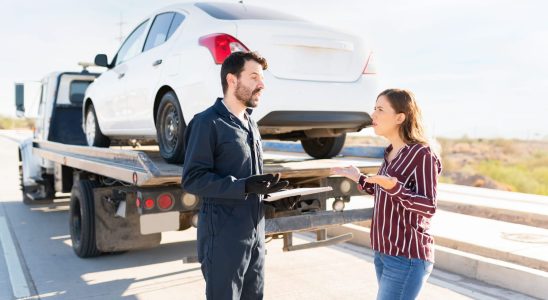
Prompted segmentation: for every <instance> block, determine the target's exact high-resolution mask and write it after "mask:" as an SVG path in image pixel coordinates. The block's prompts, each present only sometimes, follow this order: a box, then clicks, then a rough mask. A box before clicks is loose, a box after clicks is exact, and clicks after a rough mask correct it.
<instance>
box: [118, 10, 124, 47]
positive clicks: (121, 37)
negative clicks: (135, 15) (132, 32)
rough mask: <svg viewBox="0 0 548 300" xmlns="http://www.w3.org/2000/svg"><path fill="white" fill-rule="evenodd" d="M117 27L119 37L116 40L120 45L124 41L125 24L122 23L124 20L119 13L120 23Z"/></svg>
mask: <svg viewBox="0 0 548 300" xmlns="http://www.w3.org/2000/svg"><path fill="white" fill-rule="evenodd" d="M116 24H117V25H118V26H119V29H120V31H119V35H118V37H117V38H116V39H117V40H118V42H119V44H121V43H122V41H123V40H124V34H123V30H122V29H123V25H124V24H126V22H124V18H123V16H122V13H120V22H118V23H116Z"/></svg>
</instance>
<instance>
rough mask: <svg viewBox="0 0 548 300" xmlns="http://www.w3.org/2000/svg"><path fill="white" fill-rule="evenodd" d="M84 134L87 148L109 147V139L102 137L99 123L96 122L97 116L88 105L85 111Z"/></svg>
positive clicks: (93, 109) (91, 106)
mask: <svg viewBox="0 0 548 300" xmlns="http://www.w3.org/2000/svg"><path fill="white" fill-rule="evenodd" d="M84 133H85V134H86V141H87V143H88V146H92V147H104V148H108V147H109V146H110V139H109V138H108V137H107V136H105V135H103V133H102V132H101V128H99V122H98V121H97V114H96V113H95V108H94V107H93V104H90V105H89V107H88V109H87V110H86V119H85V123H84Z"/></svg>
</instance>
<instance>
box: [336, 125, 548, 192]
mask: <svg viewBox="0 0 548 300" xmlns="http://www.w3.org/2000/svg"><path fill="white" fill-rule="evenodd" d="M437 142H438V143H439V144H440V146H441V159H442V164H443V172H442V177H441V178H440V181H441V182H444V183H454V184H462V185H469V186H477V187H485V188H493V189H500V190H507V191H516V192H522V193H531V194H540V195H548V141H547V140H543V141H522V140H509V139H470V138H460V139H446V138H439V139H437ZM346 144H347V145H374V146H386V145H387V142H386V140H384V139H382V138H378V137H360V136H349V137H348V138H347V143H346Z"/></svg>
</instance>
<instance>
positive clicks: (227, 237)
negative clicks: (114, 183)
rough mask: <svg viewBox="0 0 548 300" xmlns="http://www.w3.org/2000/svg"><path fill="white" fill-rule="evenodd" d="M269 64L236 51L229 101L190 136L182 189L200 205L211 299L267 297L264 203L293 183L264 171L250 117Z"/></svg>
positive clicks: (201, 117)
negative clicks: (200, 202) (265, 283)
mask: <svg viewBox="0 0 548 300" xmlns="http://www.w3.org/2000/svg"><path fill="white" fill-rule="evenodd" d="M266 68H267V62H266V60H265V59H264V58H263V57H261V56H259V55H258V54H257V53H254V52H234V53H232V54H231V55H230V56H228V57H227V58H226V60H225V61H224V62H223V65H222V67H221V83H222V86H223V94H224V98H219V99H217V100H216V102H215V104H214V105H213V106H211V107H210V108H208V109H206V110H205V111H203V112H201V113H199V114H197V115H195V116H194V118H193V119H192V121H191V122H190V123H189V125H188V127H187V130H186V133H185V149H186V150H185V151H186V152H185V163H184V166H183V180H182V181H183V188H184V189H185V190H186V191H187V192H189V193H192V194H195V195H198V196H200V197H201V199H202V206H201V208H200V214H199V217H198V260H199V261H200V263H201V265H202V274H203V275H204V278H205V281H206V296H207V298H208V299H215V300H217V299H262V298H263V289H264V255H265V241H264V238H265V220H264V207H263V203H262V198H263V196H264V195H266V194H268V193H272V192H275V191H278V190H280V189H282V188H284V187H286V186H287V185H288V182H287V181H279V179H280V176H279V174H276V175H272V174H265V175H262V172H263V161H262V146H261V136H260V134H259V130H258V128H257V124H256V123H255V122H254V121H253V120H252V119H251V118H250V114H251V111H252V108H254V107H256V106H257V104H258V103H259V100H260V97H261V91H262V90H263V89H264V77H263V70H266Z"/></svg>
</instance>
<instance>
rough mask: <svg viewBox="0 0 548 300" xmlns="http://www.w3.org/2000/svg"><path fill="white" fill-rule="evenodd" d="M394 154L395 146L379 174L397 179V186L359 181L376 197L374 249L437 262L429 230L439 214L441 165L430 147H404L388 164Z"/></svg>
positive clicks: (373, 230)
mask: <svg viewBox="0 0 548 300" xmlns="http://www.w3.org/2000/svg"><path fill="white" fill-rule="evenodd" d="M391 150H392V145H390V146H388V148H386V150H385V153H384V162H383V164H382V165H381V168H380V170H379V172H378V173H377V174H378V175H385V176H390V177H395V178H396V179H397V180H398V182H397V183H396V186H394V187H393V188H391V189H389V190H386V189H384V188H382V187H381V186H379V185H378V184H372V183H366V182H365V178H366V176H365V175H361V176H360V179H359V184H358V185H359V187H360V188H361V189H362V190H364V191H366V192H367V193H368V194H371V195H374V196H375V205H374V212H373V222H372V223H371V246H372V248H373V250H375V251H379V252H381V253H384V254H388V255H394V256H398V255H399V256H405V257H407V258H419V259H423V260H427V261H430V262H434V238H433V237H432V236H430V234H428V229H429V228H430V220H431V218H432V216H433V215H434V213H435V212H436V194H437V193H436V187H437V183H438V175H439V174H440V173H441V162H440V160H439V159H438V157H437V156H436V155H435V154H434V153H433V152H432V150H431V149H430V147H429V146H427V145H422V144H411V145H405V146H404V147H403V148H401V149H400V150H399V152H398V153H397V155H396V157H394V159H393V160H392V161H391V162H388V160H387V156H388V153H390V151H391Z"/></svg>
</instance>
